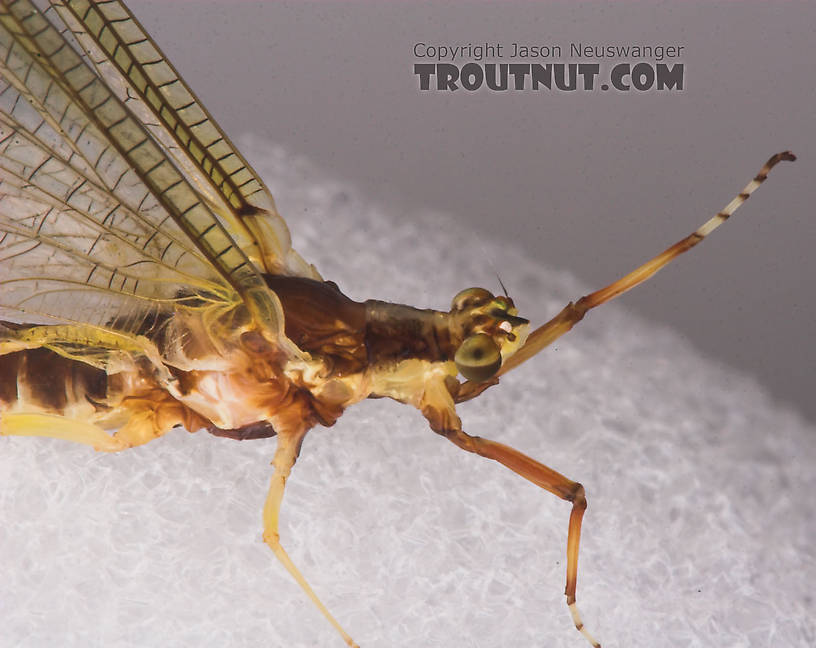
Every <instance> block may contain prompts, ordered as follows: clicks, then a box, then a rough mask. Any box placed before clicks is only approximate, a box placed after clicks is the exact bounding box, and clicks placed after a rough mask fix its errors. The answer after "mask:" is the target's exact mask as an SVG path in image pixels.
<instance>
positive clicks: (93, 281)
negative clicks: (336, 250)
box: [0, 0, 296, 352]
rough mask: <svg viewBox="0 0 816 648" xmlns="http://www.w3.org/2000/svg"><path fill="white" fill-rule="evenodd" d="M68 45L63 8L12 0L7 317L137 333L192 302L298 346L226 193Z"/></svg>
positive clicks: (7, 41) (2, 103)
mask: <svg viewBox="0 0 816 648" xmlns="http://www.w3.org/2000/svg"><path fill="white" fill-rule="evenodd" d="M61 9H62V10H63V12H64V11H65V8H64V7H62V8H61ZM66 37H67V38H70V35H69V34H68V32H67V31H66V30H65V28H63V27H61V26H60V25H59V14H58V13H57V12H56V11H55V10H54V9H53V8H48V9H46V10H45V11H43V12H40V11H39V10H38V8H37V7H36V6H35V5H34V4H32V3H31V2H30V1H29V0H17V1H15V2H2V3H0V67H1V68H2V70H1V71H2V85H1V86H0V108H2V112H3V113H4V116H3V119H2V122H0V145H1V146H2V149H1V152H2V156H3V159H2V162H0V182H2V185H0V273H2V274H1V275H0V276H2V282H1V283H0V317H3V318H6V319H18V320H19V319H20V318H23V319H24V320H26V321H31V316H32V315H34V316H40V317H44V318H47V319H49V320H51V321H53V320H56V321H58V322H73V323H82V324H89V325H91V326H95V327H100V328H102V329H105V330H110V331H113V332H116V333H124V334H132V333H134V332H136V331H139V330H141V329H142V328H143V326H144V323H145V322H146V321H148V320H151V321H155V319H156V317H157V316H160V315H161V314H162V313H164V314H169V313H170V312H173V311H175V310H177V309H179V308H182V307H186V306H190V307H192V306H193V305H195V307H196V308H201V304H202V303H212V304H214V305H215V306H216V307H217V308H218V309H219V310H220V311H222V312H223V310H224V308H225V307H226V308H230V307H234V306H239V305H242V304H243V305H244V306H246V307H247V308H248V310H249V312H250V314H251V315H252V317H253V318H254V320H255V322H256V323H257V324H258V325H259V326H260V327H261V328H262V329H263V330H264V332H265V333H266V334H267V336H269V337H274V338H276V339H277V340H278V341H279V342H280V343H281V344H282V345H283V346H289V350H290V351H292V352H296V349H294V348H293V345H291V343H288V341H287V340H286V339H285V336H284V335H283V317H282V312H281V308H280V303H279V301H278V300H277V298H276V297H275V295H274V293H272V292H271V291H269V289H268V288H267V287H266V284H265V282H264V280H263V278H262V277H261V275H260V272H259V271H258V268H257V267H256V266H255V264H254V263H253V261H252V260H250V259H249V258H248V257H247V255H246V254H244V252H243V251H242V250H241V248H240V247H239V245H237V244H236V241H235V240H234V238H233V237H232V235H231V234H230V232H229V231H228V229H227V228H226V227H225V224H224V222H223V220H224V218H223V214H221V213H219V209H218V208H217V206H216V204H217V202H218V200H217V199H216V198H214V195H215V194H213V193H212V192H210V193H209V194H208V195H207V197H206V198H202V196H201V193H200V191H201V182H200V178H199V177H193V178H192V180H193V182H192V183H191V182H190V181H189V180H188V176H189V175H191V174H190V172H189V169H187V168H186V167H185V166H184V164H183V163H182V164H180V167H181V168H179V166H177V164H179V161H178V157H177V156H174V155H173V154H172V153H173V152H175V153H178V151H179V150H180V149H179V148H178V147H177V146H175V147H169V145H168V144H167V141H168V139H167V136H163V137H160V136H159V134H160V133H161V131H162V126H161V125H155V126H153V127H151V130H150V131H148V130H147V129H146V128H145V127H144V125H143V124H142V123H141V122H142V120H140V119H138V118H137V117H136V116H135V115H134V113H133V112H132V111H131V110H130V109H129V108H128V107H126V106H125V105H124V103H123V102H122V101H120V100H119V99H118V98H117V96H116V95H115V94H114V93H113V92H112V91H111V89H110V88H109V87H108V84H107V82H106V79H104V78H102V77H101V76H99V75H98V74H97V73H96V72H95V71H94V69H93V68H92V67H91V66H89V65H88V64H87V63H86V61H85V60H83V58H82V56H81V55H80V54H79V53H78V52H77V50H76V49H74V47H73V46H72V45H71V43H69V42H68V40H66ZM160 111H161V110H160ZM190 155H192V154H189V153H188V154H185V156H182V157H185V158H186V159H187V160H188V162H189V159H191V158H190ZM205 162H206V160H205ZM189 166H190V165H189V164H187V167H189ZM193 166H194V167H195V165H193ZM196 168H199V169H201V170H203V169H204V168H206V164H203V165H202V166H201V167H196ZM185 169H186V170H185ZM199 175H200V174H199ZM205 193H206V192H205ZM216 193H218V192H216ZM220 195H222V196H223V195H224V194H220ZM284 229H285V225H284ZM239 234H240V231H239ZM287 234H288V232H287Z"/></svg>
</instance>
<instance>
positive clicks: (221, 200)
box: [54, 0, 320, 279]
mask: <svg viewBox="0 0 816 648" xmlns="http://www.w3.org/2000/svg"><path fill="white" fill-rule="evenodd" d="M54 6H55V8H56V9H57V11H58V12H59V13H60V15H61V16H63V18H64V20H65V22H66V24H68V26H69V27H71V29H72V31H73V32H74V34H75V35H76V38H77V40H78V41H79V42H80V43H81V45H82V47H83V49H84V50H86V51H87V52H88V53H89V57H90V60H91V62H92V63H93V64H94V65H95V67H96V69H97V71H98V72H99V74H100V76H102V78H104V79H105V80H107V81H108V83H109V85H110V87H111V88H112V89H113V90H114V91H115V92H116V93H117V95H118V96H119V98H120V99H121V100H122V101H123V102H125V103H126V104H127V105H128V107H129V108H130V109H131V110H133V111H134V113H135V114H137V115H139V116H140V117H142V121H143V122H144V124H145V125H146V127H147V129H148V130H149V131H150V132H151V133H152V134H153V135H154V136H155V137H156V138H157V139H159V140H160V141H161V142H162V144H163V145H164V146H165V147H166V149H167V150H168V151H169V152H170V154H172V155H173V156H174V157H175V159H176V160H177V162H178V163H179V168H180V169H181V170H182V171H183V172H184V173H185V174H186V175H187V177H188V178H189V179H190V180H191V182H193V183H194V184H195V186H196V188H197V189H198V190H199V192H200V193H201V195H202V196H203V197H205V198H206V199H207V200H208V202H209V203H210V205H211V207H212V209H213V210H214V211H215V213H216V214H217V215H218V216H219V218H221V219H222V221H223V222H224V223H225V224H226V225H227V227H228V228H229V230H230V231H231V232H233V233H234V235H235V237H236V241H237V242H238V243H239V245H241V247H242V249H243V250H244V252H245V253H246V254H247V256H248V257H249V258H250V259H251V260H252V261H253V263H255V264H256V266H257V267H259V268H262V269H263V271H264V272H266V273H269V274H287V275H297V276H306V277H311V278H315V279H319V278H320V276H319V275H318V273H317V271H316V269H315V268H314V266H310V265H307V264H306V263H305V262H304V261H303V259H302V258H301V257H300V256H299V255H298V254H297V253H296V252H295V251H294V250H293V249H292V247H291V237H290V234H289V230H288V228H287V226H286V223H285V221H284V220H283V219H282V218H281V216H280V215H279V214H278V212H277V209H276V207H275V201H274V199H273V197H272V194H271V193H270V192H269V190H268V189H267V188H266V185H265V184H264V183H263V181H262V180H261V178H260V177H259V176H258V174H257V173H255V171H254V170H253V169H252V167H251V166H250V165H249V163H248V162H247V161H246V160H245V159H244V158H243V156H242V155H241V154H240V152H239V151H238V150H237V149H236V148H235V147H234V146H233V144H232V142H230V140H229V138H228V137H227V135H226V134H225V133H224V132H223V131H222V130H221V128H220V127H219V126H218V124H217V123H216V122H215V120H214V119H213V117H212V116H211V115H210V114H209V112H208V111H207V109H206V108H205V107H204V106H203V105H202V104H201V102H200V101H199V99H198V97H196V95H195V93H194V92H193V91H192V90H191V89H190V87H189V86H188V85H187V84H186V83H185V82H184V80H183V79H182V78H181V76H180V75H179V74H178V72H176V70H175V68H174V67H173V65H172V64H171V63H170V61H169V60H167V58H166V57H165V56H164V54H163V53H162V51H161V50H160V49H159V47H158V45H156V43H155V42H154V41H153V39H152V38H151V37H150V35H149V34H148V33H147V32H146V31H145V29H144V28H143V27H142V26H141V24H139V22H138V20H137V19H136V18H135V17H134V16H133V14H132V13H131V12H130V10H129V9H128V8H127V7H126V6H124V4H122V3H121V2H119V1H118V0H111V1H109V2H104V3H92V2H88V1H87V0H67V1H65V2H58V3H55V5H54Z"/></svg>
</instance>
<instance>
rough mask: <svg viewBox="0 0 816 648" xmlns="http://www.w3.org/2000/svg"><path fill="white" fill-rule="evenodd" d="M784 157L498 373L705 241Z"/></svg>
mask: <svg viewBox="0 0 816 648" xmlns="http://www.w3.org/2000/svg"><path fill="white" fill-rule="evenodd" d="M783 160H784V161H786V162H793V161H795V160H796V156H795V155H794V154H793V153H791V152H790V151H783V152H782V153H777V154H776V155H772V156H771V157H770V158H769V159H768V161H767V162H766V163H765V164H764V165H763V167H762V168H761V169H760V170H759V173H757V174H756V176H754V178H753V180H751V182H749V183H748V184H747V185H746V186H745V187H744V188H743V190H742V191H740V192H739V193H738V194H737V195H736V196H735V197H734V199H733V200H732V201H731V202H729V203H728V204H727V205H726V206H725V207H724V208H723V209H722V211H720V212H717V213H716V214H715V215H714V216H713V217H712V218H710V219H709V220H707V221H706V222H705V223H703V224H702V225H701V226H700V227H698V228H697V229H696V230H694V231H693V232H692V233H691V234H689V235H688V236H686V237H685V238H683V239H680V240H679V241H677V243H675V244H674V245H672V246H671V247H668V248H667V249H665V250H664V251H663V252H661V253H660V254H658V255H657V256H656V257H654V258H653V259H650V260H649V261H647V262H646V263H644V264H643V265H641V266H639V267H637V268H635V269H634V270H632V272H630V273H629V274H626V275H624V276H623V277H621V278H620V279H618V280H617V281H614V282H612V283H611V284H609V285H608V286H606V287H604V288H601V289H600V290H596V291H595V292H593V293H590V294H588V295H585V296H583V297H581V298H580V299H579V300H578V301H577V302H575V303H572V302H570V303H569V304H567V305H566V307H564V309H563V310H562V311H561V312H560V313H558V315H556V316H555V317H553V318H552V319H551V320H550V321H549V322H547V323H546V324H543V325H542V326H539V327H538V328H537V329H536V330H535V331H533V332H532V333H530V336H529V337H528V338H527V341H526V342H525V344H524V346H523V347H522V348H521V349H519V350H518V351H517V352H516V354H515V355H513V356H512V357H510V358H509V359H508V361H507V362H505V363H504V364H503V365H502V367H501V369H500V370H499V372H498V374H497V375H501V374H505V373H507V372H508V371H510V370H511V369H513V368H514V367H517V366H518V365H520V364H521V363H522V362H524V361H525V360H529V359H530V358H532V357H533V356H534V355H535V354H536V353H538V352H539V351H541V350H542V349H543V348H545V347H546V346H548V345H549V344H552V342H554V341H555V340H557V339H558V338H559V337H561V336H562V335H564V333H566V332H567V331H569V330H570V329H572V327H573V326H575V325H576V324H577V323H578V322H580V321H581V320H582V319H583V317H584V315H586V313H587V311H588V310H590V309H591V308H596V307H597V306H600V305H601V304H605V303H606V302H608V301H610V300H612V299H614V298H615V297H617V296H619V295H622V294H623V293H625V292H627V291H628V290H631V289H632V288H634V287H635V286H638V285H640V284H642V283H643V282H644V281H646V280H647V279H649V278H650V277H651V276H652V275H654V274H655V273H656V272H657V271H658V270H660V269H662V268H663V267H665V266H666V265H668V264H669V263H671V262H672V261H674V259H676V258H677V257H678V256H680V255H681V254H683V252H687V251H688V250H690V249H691V248H693V247H694V246H695V245H697V244H698V243H700V241H702V240H703V239H704V238H705V237H706V236H708V235H709V234H711V232H713V231H714V230H715V229H717V228H718V227H719V226H720V225H722V224H723V223H724V222H725V221H726V220H728V218H729V217H730V216H731V215H732V214H733V213H734V212H735V211H737V209H738V208H739V207H740V206H741V205H742V204H743V203H745V201H746V200H748V198H749V197H750V196H751V194H752V193H754V191H756V190H757V188H759V186H760V185H761V184H762V183H763V182H765V179H766V178H767V177H768V174H769V173H770V172H771V169H773V168H774V167H775V166H776V165H777V164H779V163H780V162H782V161H783ZM478 391H479V386H478V385H474V386H472V387H470V386H467V384H466V386H465V388H464V389H463V390H462V391H461V393H460V395H459V397H458V400H467V399H468V398H470V397H471V396H470V395H469V394H470V392H475V393H478Z"/></svg>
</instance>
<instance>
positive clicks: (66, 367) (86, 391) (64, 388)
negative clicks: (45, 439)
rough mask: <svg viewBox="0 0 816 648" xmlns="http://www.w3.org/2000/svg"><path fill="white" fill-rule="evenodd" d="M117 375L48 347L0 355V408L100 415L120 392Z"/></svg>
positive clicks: (67, 414) (69, 414)
mask: <svg viewBox="0 0 816 648" xmlns="http://www.w3.org/2000/svg"><path fill="white" fill-rule="evenodd" d="M118 382H119V380H118V378H117V377H116V376H108V375H107V374H106V373H105V371H103V370H102V369H98V368H96V367H93V366H91V365H89V364H85V363H84V362H79V361H77V360H69V359H68V358H64V357H62V356H60V355H59V354H57V353H55V352H53V351H50V350H48V349H43V348H39V349H24V350H21V351H16V352H12V353H7V354H5V355H3V356H0V411H6V410H16V411H37V412H42V413H48V414H59V415H62V416H72V417H74V416H81V415H83V414H84V415H88V414H90V415H94V414H96V415H99V413H101V412H104V411H106V410H108V409H109V405H108V403H109V402H110V397H111V396H113V395H114V393H116V392H120V391H121V390H120V389H119V387H118V385H117V384H116V383H118Z"/></svg>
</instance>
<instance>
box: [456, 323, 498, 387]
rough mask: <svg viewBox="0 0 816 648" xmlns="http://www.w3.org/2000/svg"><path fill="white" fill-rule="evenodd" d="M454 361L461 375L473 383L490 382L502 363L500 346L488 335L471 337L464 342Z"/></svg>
mask: <svg viewBox="0 0 816 648" xmlns="http://www.w3.org/2000/svg"><path fill="white" fill-rule="evenodd" d="M453 360H454V362H456V368H457V369H458V370H459V373H460V374H462V375H463V376H464V377H465V378H467V379H468V380H472V381H473V382H484V381H485V380H489V379H490V378H492V377H493V375H494V374H495V373H496V372H497V371H498V370H499V367H501V363H502V358H501V350H500V349H499V345H498V344H496V342H495V341H494V340H493V338H492V337H490V336H489V335H487V334H486V333H477V334H476V335H471V336H470V337H469V338H467V339H466V340H465V341H464V342H462V345H461V346H460V347H459V349H458V350H457V351H456V355H455V356H454V357H453Z"/></svg>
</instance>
